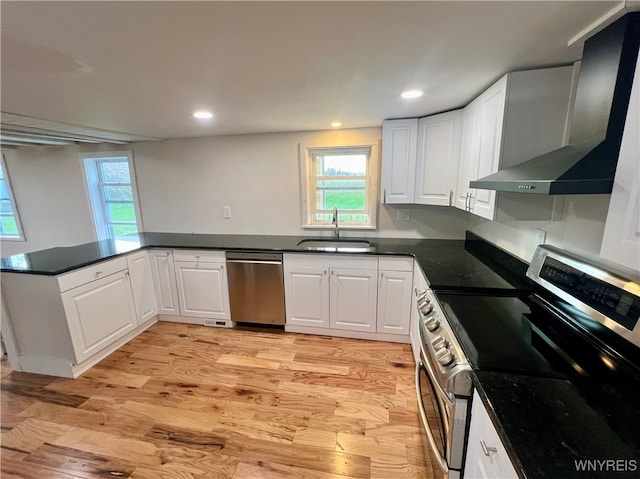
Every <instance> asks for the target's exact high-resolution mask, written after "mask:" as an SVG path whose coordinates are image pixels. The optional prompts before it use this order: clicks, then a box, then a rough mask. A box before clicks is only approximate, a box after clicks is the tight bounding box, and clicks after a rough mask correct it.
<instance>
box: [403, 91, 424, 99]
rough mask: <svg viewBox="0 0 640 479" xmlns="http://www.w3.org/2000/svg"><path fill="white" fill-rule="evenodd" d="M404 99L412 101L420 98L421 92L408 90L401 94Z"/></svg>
mask: <svg viewBox="0 0 640 479" xmlns="http://www.w3.org/2000/svg"><path fill="white" fill-rule="evenodd" d="M400 96H401V97H402V98H406V99H411V98H420V97H421V96H422V91H421V90H407V91H403V92H402V93H400Z"/></svg>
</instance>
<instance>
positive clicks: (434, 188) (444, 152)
mask: <svg viewBox="0 0 640 479" xmlns="http://www.w3.org/2000/svg"><path fill="white" fill-rule="evenodd" d="M461 146H462V110H456V111H450V112H447V113H441V114H439V115H433V116H427V117H425V118H420V120H419V121H418V146H417V159H416V173H415V187H414V201H413V202H414V203H417V204H422V205H437V206H453V201H454V198H455V195H456V181H457V177H458V164H459V163H460V149H461Z"/></svg>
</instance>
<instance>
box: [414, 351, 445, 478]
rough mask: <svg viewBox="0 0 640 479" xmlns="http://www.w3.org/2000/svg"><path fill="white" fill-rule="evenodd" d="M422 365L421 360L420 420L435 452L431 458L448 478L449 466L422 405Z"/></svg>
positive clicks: (417, 374) (418, 382)
mask: <svg viewBox="0 0 640 479" xmlns="http://www.w3.org/2000/svg"><path fill="white" fill-rule="evenodd" d="M421 363H422V361H421V360H420V361H418V364H416V393H417V396H418V410H419V411H420V420H421V421H422V424H423V425H424V430H425V432H426V434H427V439H429V446H430V447H431V451H432V452H433V454H432V455H431V457H433V458H435V460H436V462H437V463H438V465H439V466H440V469H442V472H444V474H445V477H446V476H447V473H448V472H449V466H448V465H447V461H446V460H445V458H444V457H442V456H441V455H440V452H439V451H438V446H437V445H436V440H435V438H434V437H433V433H432V432H431V428H430V427H429V422H428V421H427V413H426V412H425V410H424V405H423V404H422V397H421V395H420V364H421ZM441 414H442V413H441Z"/></svg>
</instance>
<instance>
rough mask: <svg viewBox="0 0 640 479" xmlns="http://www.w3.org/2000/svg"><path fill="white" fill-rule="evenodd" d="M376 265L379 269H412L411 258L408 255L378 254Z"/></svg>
mask: <svg viewBox="0 0 640 479" xmlns="http://www.w3.org/2000/svg"><path fill="white" fill-rule="evenodd" d="M378 267H379V268H380V271H382V270H385V271H413V258H412V257H409V256H405V257H402V256H391V257H387V256H380V257H379V259H378Z"/></svg>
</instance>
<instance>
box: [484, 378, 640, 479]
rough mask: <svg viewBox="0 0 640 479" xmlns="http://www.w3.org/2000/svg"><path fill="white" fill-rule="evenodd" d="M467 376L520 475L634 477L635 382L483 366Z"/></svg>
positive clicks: (637, 451)
mask: <svg viewBox="0 0 640 479" xmlns="http://www.w3.org/2000/svg"><path fill="white" fill-rule="evenodd" d="M474 375H475V378H474V382H475V385H476V387H477V388H478V391H479V393H480V396H481V397H482V400H483V402H484V403H485V405H486V406H487V409H488V410H489V411H490V415H491V416H492V417H493V419H494V423H495V426H496V428H497V429H498V431H499V433H500V435H501V436H502V438H503V440H504V442H505V446H506V448H507V451H509V453H510V454H511V455H512V460H513V461H514V463H515V464H516V466H517V468H518V469H520V471H521V472H522V473H523V474H524V476H525V477H527V478H556V477H557V478H563V479H570V478H586V477H589V478H591V477H594V478H611V477H616V478H618V477H619V478H631V477H634V478H637V477H639V475H640V432H639V431H640V405H639V404H638V402H637V400H636V399H635V397H636V396H637V390H638V388H637V384H636V385H635V387H634V385H633V384H618V385H616V384H613V383H603V382H600V381H596V380H593V379H588V378H566V379H561V378H545V377H535V376H526V375H514V374H505V373H498V372H489V371H476V372H475V373H474ZM634 389H635V391H636V392H635V393H634ZM595 461H600V462H599V463H596V462H595ZM604 461H608V462H604ZM580 467H587V468H588V467H590V469H586V470H584V469H583V470H580V469H579V468H580Z"/></svg>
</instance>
